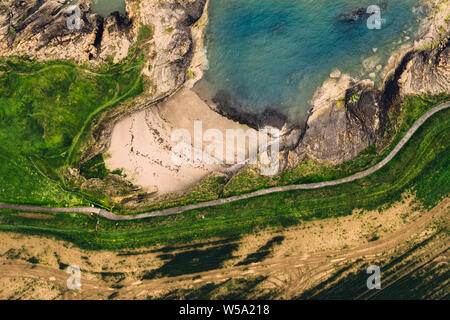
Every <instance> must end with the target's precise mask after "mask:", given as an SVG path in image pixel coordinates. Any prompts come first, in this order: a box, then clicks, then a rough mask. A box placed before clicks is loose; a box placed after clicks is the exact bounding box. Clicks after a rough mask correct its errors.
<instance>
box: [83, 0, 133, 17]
mask: <svg viewBox="0 0 450 320" xmlns="http://www.w3.org/2000/svg"><path fill="white" fill-rule="evenodd" d="M91 3H92V11H93V12H96V13H98V14H99V15H101V16H103V17H107V16H108V15H109V14H111V13H112V12H114V11H119V12H120V13H125V1H124V0H91Z"/></svg>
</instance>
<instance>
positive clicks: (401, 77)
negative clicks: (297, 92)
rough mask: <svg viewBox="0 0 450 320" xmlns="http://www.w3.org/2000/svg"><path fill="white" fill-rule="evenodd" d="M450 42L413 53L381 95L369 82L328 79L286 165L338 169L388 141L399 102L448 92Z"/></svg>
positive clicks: (447, 40)
mask: <svg viewBox="0 0 450 320" xmlns="http://www.w3.org/2000/svg"><path fill="white" fill-rule="evenodd" d="M449 59H450V47H449V36H448V35H447V36H443V37H441V38H440V40H439V42H436V43H435V44H434V45H430V46H429V47H427V48H424V49H419V50H416V49H415V50H412V51H410V52H408V53H407V54H406V55H405V56H404V58H403V59H402V60H401V63H400V64H399V66H398V67H397V68H396V69H395V71H394V72H393V73H392V75H391V77H390V78H388V80H387V81H386V83H385V85H384V87H383V88H382V90H378V89H376V88H374V84H373V82H372V81H370V80H365V81H359V82H354V81H353V80H352V79H351V78H350V77H348V76H345V75H344V76H342V77H341V78H340V79H339V80H336V79H330V80H328V81H326V82H325V83H324V84H323V86H322V88H320V89H319V90H318V91H317V92H316V95H315V96H314V98H313V100H312V106H313V108H312V110H311V114H310V116H309V118H308V123H307V128H306V130H305V132H304V134H303V137H302V139H301V140H300V142H299V144H298V146H297V147H296V148H295V149H294V150H291V151H289V152H288V155H287V157H288V159H289V160H288V162H290V165H291V166H292V165H295V164H296V163H298V161H300V160H302V159H305V158H310V159H314V160H317V161H320V162H328V163H331V164H340V163H343V162H345V161H348V160H351V159H353V158H355V157H356V156H357V155H358V154H359V153H360V152H361V151H362V150H364V149H365V148H367V147H368V146H370V145H373V144H375V143H376V142H377V141H379V140H380V139H381V138H382V137H383V135H384V129H385V125H386V114H387V111H388V109H389V107H390V106H391V105H392V104H393V103H394V102H395V101H396V100H397V99H401V98H403V97H404V96H405V95H410V94H425V93H428V94H438V93H442V92H447V93H449V92H450V64H449Z"/></svg>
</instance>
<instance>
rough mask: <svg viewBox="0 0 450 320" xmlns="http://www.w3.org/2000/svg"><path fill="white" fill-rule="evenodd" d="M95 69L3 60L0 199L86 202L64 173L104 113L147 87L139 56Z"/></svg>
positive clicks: (51, 203)
mask: <svg viewBox="0 0 450 320" xmlns="http://www.w3.org/2000/svg"><path fill="white" fill-rule="evenodd" d="M131 60H132V61H127V62H126V63H124V64H122V65H105V66H103V67H102V70H90V69H88V68H86V67H80V66H77V65H74V64H71V63H69V62H49V63H45V64H39V63H36V62H34V61H29V60H25V59H19V58H16V59H9V60H0V202H3V203H24V204H36V205H49V206H77V205H86V204H88V203H89V202H88V201H87V200H85V198H86V195H82V194H80V193H75V192H70V191H71V190H70V188H69V187H68V186H67V185H66V181H64V178H63V175H64V173H65V170H66V167H67V166H69V165H72V164H76V163H78V161H79V160H80V159H79V156H80V155H79V154H78V153H77V151H78V146H79V143H80V141H81V140H82V139H83V136H84V134H85V132H86V129H87V128H88V127H89V125H90V124H91V122H92V120H93V119H94V118H95V117H97V116H98V115H99V114H100V113H101V112H103V111H105V110H108V109H109V108H112V107H114V106H116V105H117V104H119V103H120V102H123V101H125V100H126V99H128V98H130V97H132V96H135V95H137V94H139V93H140V92H141V90H142V83H141V77H140V71H141V69H142V64H141V62H139V61H140V60H139V59H131Z"/></svg>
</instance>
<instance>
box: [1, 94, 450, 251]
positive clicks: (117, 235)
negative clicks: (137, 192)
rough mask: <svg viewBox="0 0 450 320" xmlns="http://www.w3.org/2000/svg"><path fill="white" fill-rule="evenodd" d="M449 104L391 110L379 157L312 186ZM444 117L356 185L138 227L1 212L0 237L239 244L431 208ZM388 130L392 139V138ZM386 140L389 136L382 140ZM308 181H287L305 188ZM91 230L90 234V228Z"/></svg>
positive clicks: (442, 193)
mask: <svg viewBox="0 0 450 320" xmlns="http://www.w3.org/2000/svg"><path fill="white" fill-rule="evenodd" d="M447 98H448V97H446V96H440V97H434V98H410V99H408V101H406V103H404V104H403V105H402V108H401V112H400V109H399V108H394V109H393V111H394V112H393V113H395V112H398V113H399V115H397V116H395V114H393V115H392V124H391V126H390V127H389V131H388V135H387V139H388V140H389V141H390V144H389V146H388V147H385V148H384V149H383V151H381V152H380V153H379V154H375V153H374V152H373V150H368V151H367V152H365V154H363V155H362V156H361V158H359V159H357V160H356V161H355V162H352V163H348V164H345V165H343V166H341V167H338V168H326V169H320V170H318V172H317V173H314V174H315V175H316V178H315V179H319V178H320V179H327V178H328V177H330V176H332V177H335V176H336V177H340V176H341V175H343V174H344V173H345V172H347V174H348V172H351V171H353V170H356V168H365V167H367V166H369V165H370V164H371V163H374V162H376V161H378V160H379V159H380V158H382V157H384V156H385V154H387V152H389V150H390V149H391V148H392V147H393V146H394V145H395V144H396V143H397V142H398V140H399V139H400V138H401V136H402V135H403V134H404V133H405V132H406V131H407V129H408V128H409V127H410V125H411V124H412V123H413V122H414V121H415V120H416V119H418V118H419V117H420V116H421V115H422V114H423V113H424V112H425V111H426V110H429V109H430V108H432V107H434V106H436V105H438V104H440V103H441V102H442V101H444V100H446V99H447ZM449 116H450V110H448V109H447V110H444V111H441V112H439V113H438V114H436V115H434V116H433V117H431V118H430V119H429V120H427V121H426V122H425V123H424V125H423V126H422V127H420V129H419V130H418V131H417V132H416V134H415V135H414V136H413V138H412V139H411V140H410V141H409V142H408V143H407V144H406V146H405V147H404V148H403V149H402V150H401V151H400V153H399V154H398V155H397V156H396V157H395V158H394V159H393V160H392V161H391V162H390V163H389V164H388V165H387V166H385V167H384V168H383V169H381V170H380V171H378V172H376V173H375V174H373V175H371V176H369V177H366V178H364V179H361V180H359V181H356V182H352V183H347V184H343V185H339V186H335V187H329V188H323V189H317V190H299V191H292V192H284V193H276V194H271V195H267V196H263V197H258V198H253V199H248V200H245V201H240V202H236V203H231V204H226V205H222V206H217V207H213V208H207V209H199V210H193V211H190V212H187V213H183V214H179V215H174V216H169V217H155V218H151V219H145V220H140V221H121V222H119V223H117V224H116V222H113V221H108V220H103V219H102V220H99V224H98V226H97V220H98V218H97V217H95V216H86V215H82V214H57V215H55V218H53V219H45V220H42V219H41V220H38V219H31V218H26V217H21V216H18V215H14V214H12V213H13V212H10V211H3V212H2V213H1V216H2V219H0V230H5V231H17V232H22V233H29V234H39V235H46V236H53V237H56V238H59V239H64V240H66V241H70V242H73V243H75V244H76V245H78V246H80V247H83V248H88V249H119V248H135V247H140V246H150V245H154V244H176V243H188V242H191V241H194V240H199V239H205V238H214V237H215V238H230V239H232V238H238V237H239V236H241V235H243V234H246V233H250V232H254V231H255V230H258V229H261V228H266V227H274V228H277V227H286V226H290V225H295V224H298V223H299V222H301V221H302V220H308V219H323V218H329V217H335V216H339V215H347V214H351V213H352V210H353V209H356V208H359V209H375V208H378V207H379V206H381V205H389V204H391V203H393V202H394V201H397V200H400V199H401V195H402V194H403V193H404V192H405V191H407V190H413V191H415V192H416V199H417V201H418V204H419V205H425V206H433V205H435V204H436V203H437V202H438V201H440V200H441V199H442V198H443V197H446V196H448V194H449V191H450V176H449V175H450V171H449V161H450V159H449V157H448V154H449V151H450V150H449V149H450V145H449V143H450V139H449V138H450V136H449V135H450V130H449V128H450V117H449ZM391 131H392V132H391ZM389 135H390V136H389ZM304 179H310V177H308V176H302V174H301V173H299V175H298V176H295V178H292V181H295V182H299V183H300V182H304ZM96 226H97V227H96Z"/></svg>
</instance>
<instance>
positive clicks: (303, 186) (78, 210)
mask: <svg viewBox="0 0 450 320" xmlns="http://www.w3.org/2000/svg"><path fill="white" fill-rule="evenodd" d="M449 107H450V102H446V103H444V104H441V105H439V106H437V107H434V108H433V109H431V110H429V111H428V112H427V113H425V114H424V115H423V116H422V117H421V118H420V119H418V120H417V121H416V122H415V123H414V124H413V125H412V127H411V128H410V129H409V130H408V132H407V133H406V134H405V136H404V137H403V138H402V139H401V140H400V142H399V143H398V144H397V145H396V146H395V148H394V149H393V150H392V151H391V153H389V155H388V156H387V157H386V158H384V159H383V160H382V161H381V162H379V163H378V164H376V165H375V166H373V167H372V168H370V169H367V170H365V171H362V172H360V173H357V174H354V175H352V176H349V177H346V178H342V179H338V180H333V181H326V182H318V183H308V184H299V185H291V186H283V187H274V188H269V189H264V190H259V191H255V192H251V193H247V194H243V195H240V196H234V197H229V198H224V199H218V200H213V201H207V202H202V203H197V204H192V205H187V206H182V207H176V208H169V209H165V210H161V211H153V212H148V213H142V214H137V215H117V214H114V213H112V212H109V211H105V210H102V209H99V208H93V207H79V208H48V207H38V206H26V205H9V204H0V209H10V210H24V211H34V212H51V213H59V212H74V213H86V214H91V213H93V214H96V215H98V216H100V217H102V218H105V219H109V220H114V221H124V220H139V219H144V218H150V217H158V216H167V215H174V214H178V213H182V212H186V211H190V210H195V209H200V208H207V207H214V206H218V205H222V204H226V203H231V202H236V201H240V200H245V199H250V198H255V197H259V196H263V195H267V194H271V193H277V192H284V191H292V190H311V189H318V188H323V187H329V186H336V185H340V184H344V183H348V182H352V181H356V180H360V179H362V178H365V177H367V176H369V175H371V174H373V173H375V172H377V171H378V170H380V169H381V168H383V167H384V166H385V165H386V164H388V163H389V162H390V161H391V160H392V159H393V158H394V157H395V156H396V155H397V154H398V153H399V151H400V150H401V149H402V148H403V147H404V145H405V144H406V143H407V142H408V141H409V140H410V139H411V137H412V136H413V135H414V133H415V132H416V131H417V130H418V129H419V128H420V126H422V124H423V123H424V122H425V121H426V120H427V119H429V118H430V117H431V116H433V115H434V114H435V113H437V112H439V111H441V110H444V109H447V108H449Z"/></svg>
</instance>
